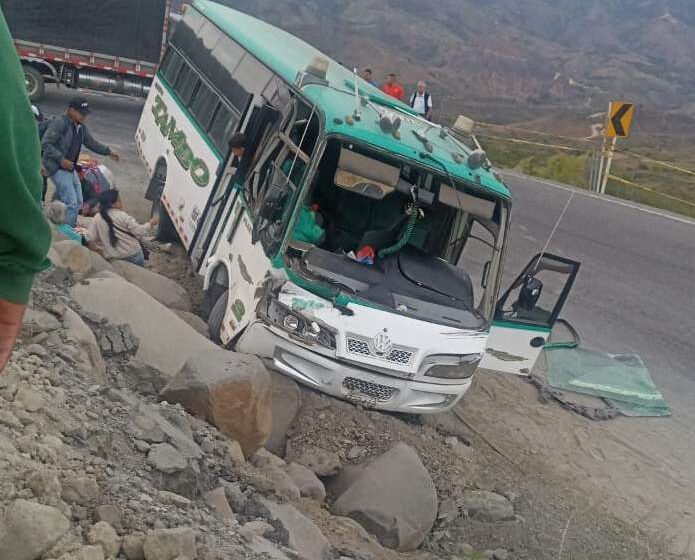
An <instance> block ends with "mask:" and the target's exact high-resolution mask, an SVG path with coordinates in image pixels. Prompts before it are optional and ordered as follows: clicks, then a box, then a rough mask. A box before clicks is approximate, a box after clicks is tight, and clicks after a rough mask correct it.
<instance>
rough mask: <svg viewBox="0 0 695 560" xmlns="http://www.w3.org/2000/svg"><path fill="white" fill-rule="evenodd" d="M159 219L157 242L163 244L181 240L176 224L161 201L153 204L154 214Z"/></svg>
mask: <svg viewBox="0 0 695 560" xmlns="http://www.w3.org/2000/svg"><path fill="white" fill-rule="evenodd" d="M155 212H156V215H157V216H158V217H159V225H158V226H157V235H156V239H157V241H160V242H162V243H173V242H177V241H178V240H179V234H178V232H177V231H176V227H175V226H174V222H172V221H171V217H170V216H169V212H167V209H166V208H165V207H164V205H163V204H162V202H161V200H157V201H155V202H153V203H152V214H153V215H155Z"/></svg>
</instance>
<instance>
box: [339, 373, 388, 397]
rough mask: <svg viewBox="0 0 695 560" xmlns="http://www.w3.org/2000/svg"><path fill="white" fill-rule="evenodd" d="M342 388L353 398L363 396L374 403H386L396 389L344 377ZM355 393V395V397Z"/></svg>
mask: <svg viewBox="0 0 695 560" xmlns="http://www.w3.org/2000/svg"><path fill="white" fill-rule="evenodd" d="M343 387H344V388H345V389H346V390H347V391H348V393H349V394H352V395H353V396H358V395H364V396H366V397H369V398H372V399H374V400H375V401H376V402H382V403H383V402H387V401H389V400H390V399H391V397H393V395H394V394H395V392H396V389H394V388H393V387H387V386H386V385H379V384H378V383H370V382H369V381H363V380H361V379H356V378H354V377H346V378H345V379H344V380H343ZM355 393H356V394H357V395H355Z"/></svg>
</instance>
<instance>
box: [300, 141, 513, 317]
mask: <svg viewBox="0 0 695 560" xmlns="http://www.w3.org/2000/svg"><path fill="white" fill-rule="evenodd" d="M290 182H291V181H290ZM303 192H304V196H303V198H302V199H301V200H297V206H298V208H297V219H296V221H295V223H294V229H293V231H292V233H291V236H290V241H289V246H288V253H287V255H288V260H289V262H290V265H291V267H292V268H293V269H294V270H295V271H296V272H298V273H300V274H301V275H302V276H303V277H305V278H306V279H310V280H318V281H320V282H323V283H328V284H330V285H331V286H332V287H333V288H335V289H337V290H339V291H341V292H342V293H345V294H349V295H350V296H353V297H355V298H357V299H361V300H365V301H368V302H370V303H372V304H376V305H380V306H385V307H388V308H390V309H392V310H394V311H396V312H400V313H403V314H407V315H411V316H416V317H418V318H421V319H425V320H431V321H433V322H437V323H442V324H448V325H452V326H457V327H460V328H472V329H483V328H485V326H486V325H487V324H488V322H489V320H490V319H491V315H492V298H491V297H490V296H491V295H493V294H494V291H495V282H494V281H490V279H493V278H495V277H496V270H497V268H498V266H499V257H500V253H501V246H502V238H503V234H504V220H505V219H506V209H505V208H504V205H503V204H502V202H501V201H499V200H496V199H494V198H492V197H489V196H487V197H486V196H484V195H482V194H480V193H476V192H475V191H474V189H472V188H467V187H465V186H463V185H461V184H452V183H451V182H450V179H449V178H448V177H444V176H442V175H438V174H436V173H434V172H432V171H429V170H427V169H425V168H423V167H419V166H415V165H412V164H410V163H405V162H401V161H398V160H396V159H393V158H391V157H389V156H388V155H384V154H378V153H376V152H372V151H370V150H369V149H368V148H363V147H361V146H358V145H355V144H353V143H348V142H344V141H340V140H337V139H331V140H329V141H328V142H327V143H326V148H325V150H324V153H323V156H322V158H321V161H320V163H319V165H318V167H317V171H316V173H315V175H314V177H313V180H311V184H310V185H309V186H308V188H307V189H305V190H304V191H303ZM486 296H487V297H486Z"/></svg>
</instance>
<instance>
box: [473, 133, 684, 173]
mask: <svg viewBox="0 0 695 560" xmlns="http://www.w3.org/2000/svg"><path fill="white" fill-rule="evenodd" d="M475 124H476V126H482V127H488V128H502V129H505V130H513V131H516V132H522V133H524V134H535V135H537V136H546V137H548V138H558V139H560V140H567V141H570V142H590V143H594V142H596V140H597V139H598V138H572V137H570V136H561V135H559V134H552V133H550V132H540V131H538V130H528V129H525V128H516V127H514V126H509V125H506V124H490V123H475ZM479 135H480V136H488V137H490V138H496V139H499V140H508V141H510V142H512V141H516V142H518V143H521V144H531V145H534V146H547V147H553V148H557V149H558V150H576V151H583V150H580V149H578V148H571V147H569V146H560V145H557V144H542V143H540V142H530V141H525V140H512V139H511V138H503V137H499V136H492V135H488V134H486V133H482V134H479ZM616 153H621V154H624V155H628V156H632V157H635V158H637V159H641V160H643V161H648V162H650V163H654V164H656V165H661V166H663V167H668V168H669V169H673V170H674V171H680V172H681V173H686V174H688V175H692V176H694V177H695V170H692V169H688V168H686V167H680V166H678V165H675V164H673V163H670V162H668V161H662V160H658V159H654V158H650V157H648V156H643V155H642V154H638V153H636V152H631V151H628V150H616Z"/></svg>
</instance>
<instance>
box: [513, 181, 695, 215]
mask: <svg viewBox="0 0 695 560" xmlns="http://www.w3.org/2000/svg"><path fill="white" fill-rule="evenodd" d="M501 173H502V175H506V176H509V177H516V178H517V179H525V180H527V181H530V182H532V183H538V184H540V185H545V186H547V187H554V188H556V189H562V190H563V191H567V192H576V193H577V194H578V195H581V196H586V197H589V198H595V199H598V200H601V201H603V202H610V203H612V204H617V205H619V206H625V207H626V208H630V209H632V210H637V211H638V212H644V213H645V214H652V215H654V216H659V217H661V218H666V219H668V220H673V221H674V222H680V223H682V224H688V225H691V226H695V220H693V219H691V218H686V217H685V216H676V215H674V214H671V213H669V212H667V211H665V210H658V209H656V208H649V207H647V206H642V205H641V204H637V203H634V202H627V201H625V200H620V199H618V198H614V197H612V196H606V195H604V196H601V195H599V194H597V193H593V192H591V191H587V190H585V189H580V188H578V187H572V186H570V185H561V184H559V183H553V182H551V181H546V180H544V179H539V178H537V177H530V176H529V175H524V174H523V173H514V172H511V171H502V172H501ZM513 194H514V193H513V192H512V195H513Z"/></svg>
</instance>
